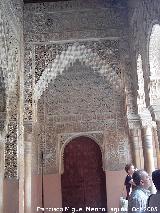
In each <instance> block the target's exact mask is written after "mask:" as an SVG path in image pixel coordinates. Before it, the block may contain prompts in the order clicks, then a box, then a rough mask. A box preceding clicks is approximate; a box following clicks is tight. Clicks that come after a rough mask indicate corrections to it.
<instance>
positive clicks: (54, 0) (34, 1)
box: [23, 0, 71, 4]
mask: <svg viewBox="0 0 160 213" xmlns="http://www.w3.org/2000/svg"><path fill="white" fill-rule="evenodd" d="M23 1H24V3H25V4H27V3H42V2H58V1H71V0H23Z"/></svg>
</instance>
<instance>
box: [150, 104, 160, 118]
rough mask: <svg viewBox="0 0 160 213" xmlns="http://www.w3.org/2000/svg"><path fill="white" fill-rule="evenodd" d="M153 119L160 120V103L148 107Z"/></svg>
mask: <svg viewBox="0 0 160 213" xmlns="http://www.w3.org/2000/svg"><path fill="white" fill-rule="evenodd" d="M148 110H149V111H150V113H151V115H152V117H153V119H154V120H155V121H156V120H158V121H160V103H159V104H157V105H151V106H149V107H148Z"/></svg>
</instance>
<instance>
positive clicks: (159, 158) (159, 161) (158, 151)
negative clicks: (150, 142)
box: [153, 128, 160, 169]
mask: <svg viewBox="0 0 160 213" xmlns="http://www.w3.org/2000/svg"><path fill="white" fill-rule="evenodd" d="M153 138H154V141H155V149H156V156H157V168H158V169H160V148H159V142H158V136H157V129H156V128H154V129H153Z"/></svg>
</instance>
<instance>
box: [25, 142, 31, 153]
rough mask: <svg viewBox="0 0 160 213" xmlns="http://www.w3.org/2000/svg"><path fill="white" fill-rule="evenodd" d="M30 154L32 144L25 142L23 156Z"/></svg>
mask: <svg viewBox="0 0 160 213" xmlns="http://www.w3.org/2000/svg"><path fill="white" fill-rule="evenodd" d="M31 152H32V142H30V141H26V142H25V143H24V153H25V154H31Z"/></svg>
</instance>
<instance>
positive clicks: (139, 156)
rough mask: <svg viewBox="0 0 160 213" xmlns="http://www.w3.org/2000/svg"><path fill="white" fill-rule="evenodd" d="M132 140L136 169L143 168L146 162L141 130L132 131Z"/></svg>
mask: <svg viewBox="0 0 160 213" xmlns="http://www.w3.org/2000/svg"><path fill="white" fill-rule="evenodd" d="M130 140H131V144H132V154H133V163H134V165H135V167H136V168H138V169H140V168H143V165H144V162H143V150H142V141H141V137H140V129H130Z"/></svg>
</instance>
